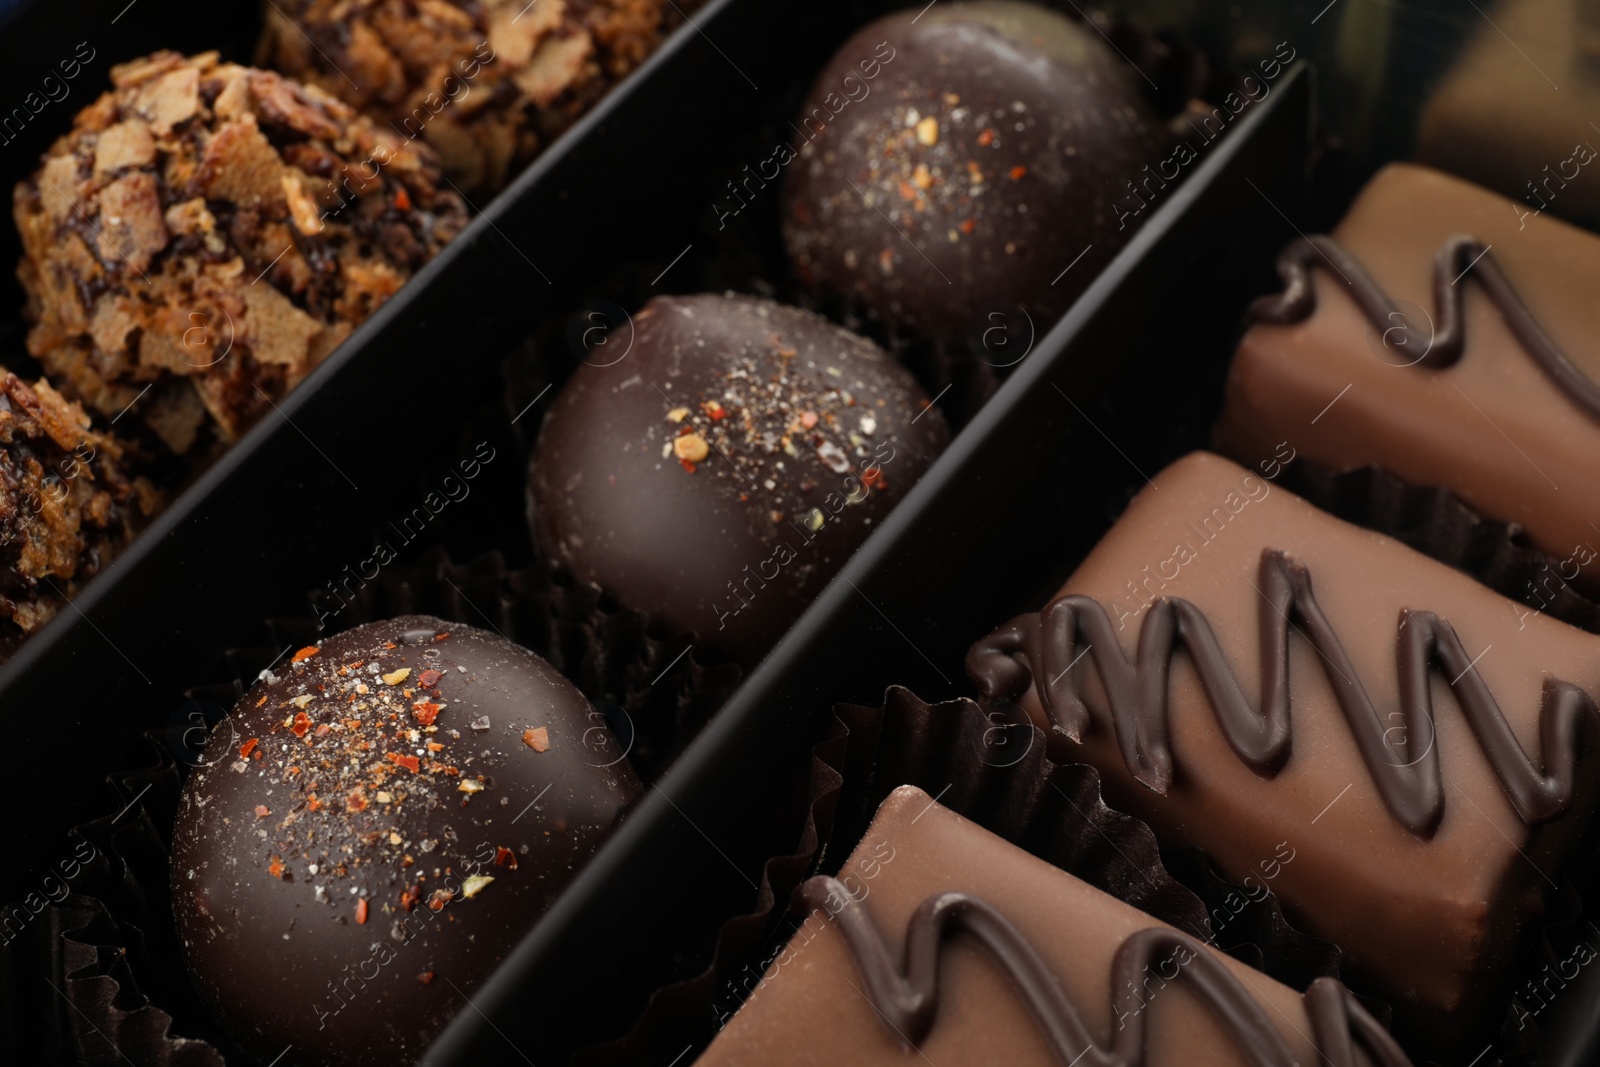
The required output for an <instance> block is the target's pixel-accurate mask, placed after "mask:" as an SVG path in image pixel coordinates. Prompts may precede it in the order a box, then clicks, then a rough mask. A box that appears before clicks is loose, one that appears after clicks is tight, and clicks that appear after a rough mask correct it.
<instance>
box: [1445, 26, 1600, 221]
mask: <svg viewBox="0 0 1600 1067" xmlns="http://www.w3.org/2000/svg"><path fill="white" fill-rule="evenodd" d="M1483 7H1484V9H1485V11H1486V12H1488V13H1489V14H1490V15H1491V16H1492V17H1493V19H1494V21H1493V22H1492V23H1491V22H1489V21H1487V20H1485V19H1480V18H1478V17H1477V14H1476V13H1475V12H1469V14H1471V15H1472V18H1473V20H1474V21H1475V22H1476V24H1477V28H1476V31H1475V32H1474V33H1473V35H1472V37H1471V39H1470V40H1469V41H1468V42H1467V45H1466V47H1465V48H1464V49H1463V50H1462V53H1461V57H1460V58H1459V59H1458V60H1457V61H1456V62H1455V64H1454V65H1452V66H1451V68H1450V70H1449V72H1448V73H1447V74H1446V75H1445V76H1444V79H1443V80H1442V81H1441V82H1440V83H1439V88H1438V90H1437V91H1436V92H1435V93H1434V94H1433V96H1432V97H1431V98H1429V100H1428V102H1427V104H1426V105H1425V106H1424V107H1423V109H1422V114H1421V116H1420V117H1419V119H1418V122H1417V151H1416V159H1417V161H1418V162H1419V163H1426V164H1427V165H1428V166H1430V167H1438V168H1439V169H1440V170H1447V171H1449V172H1450V173H1452V174H1459V175H1460V176H1461V177H1463V178H1468V179H1471V180H1472V181H1475V182H1478V183H1480V184H1482V185H1486V186H1488V187H1489V188H1491V189H1493V190H1495V191H1496V192H1500V193H1504V194H1505V195H1506V196H1509V197H1511V199H1512V201H1513V202H1514V203H1515V204H1516V205H1517V207H1518V208H1519V209H1520V210H1523V211H1530V212H1544V211H1549V212H1551V213H1553V214H1555V215H1559V216H1560V217H1562V218H1565V219H1571V220H1574V221H1579V222H1587V223H1590V224H1592V223H1594V222H1595V221H1596V220H1597V219H1600V167H1594V166H1590V164H1591V163H1593V162H1594V160H1595V158H1596V151H1595V150H1596V149H1597V148H1600V136H1596V132H1595V128H1594V127H1593V126H1591V125H1590V123H1591V122H1593V121H1595V116H1596V115H1600V5H1596V4H1595V3H1594V0H1500V2H1499V3H1496V4H1495V5H1494V6H1493V8H1492V10H1491V9H1490V6H1489V5H1487V4H1485V5H1483ZM1508 41H1515V42H1516V47H1515V48H1513V47H1512V46H1511V45H1510V44H1509V43H1507V42H1508ZM1557 86H1559V87H1560V88H1559V89H1557V88H1556V87H1557Z"/></svg>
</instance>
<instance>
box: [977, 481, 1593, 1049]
mask: <svg viewBox="0 0 1600 1067" xmlns="http://www.w3.org/2000/svg"><path fill="white" fill-rule="evenodd" d="M1155 486H1157V488H1150V489H1146V490H1144V491H1143V492H1142V493H1140V495H1139V496H1138V497H1137V498H1135V499H1134V501H1133V503H1132V504H1130V505H1129V507H1128V510H1127V512H1126V514H1124V515H1123V516H1122V518H1121V519H1120V520H1118V522H1117V524H1116V525H1115V526H1114V527H1113V528H1112V530H1111V532H1110V533H1109V534H1107V535H1106V537H1105V538H1104V539H1103V540H1102V541H1101V542H1100V544H1099V545H1098V546H1096V548H1095V549H1094V550H1093V551H1092V552H1091V553H1090V554H1089V557H1088V558H1087V559H1086V560H1084V562H1083V564H1082V565H1081V566H1080V567H1079V568H1078V570H1077V571H1076V572H1075V573H1074V574H1073V575H1072V577H1071V578H1069V579H1068V580H1067V583H1066V585H1065V586H1063V587H1062V589H1061V592H1060V593H1059V594H1058V597H1057V599H1055V600H1054V601H1052V602H1051V604H1050V605H1049V606H1048V607H1047V608H1046V609H1045V610H1044V611H1042V612H1038V613H1034V614H1030V615H1025V616H1022V617H1020V618H1018V619H1015V620H1013V621H1012V622H1010V623H1008V624H1007V625H1005V626H1003V627H1001V628H1000V629H999V630H997V631H995V632H994V633H993V634H991V635H990V636H989V637H987V638H985V639H984V640H983V641H980V642H979V643H978V644H977V645H976V646H974V648H973V649H972V651H971V652H970V653H969V654H968V658H967V669H968V673H969V674H970V675H971V677H972V678H973V680H974V681H975V682H976V683H977V685H978V686H979V688H980V690H981V692H982V694H983V698H984V699H985V700H986V701H988V702H990V703H995V704H1000V703H1005V702H1010V701H1015V702H1016V703H1017V704H1018V705H1019V706H1020V708H1021V709H1023V710H1024V711H1026V712H1027V714H1029V715H1030V716H1031V717H1032V718H1033V719H1034V721H1035V722H1037V723H1038V724H1039V725H1040V726H1041V727H1043V728H1045V729H1046V730H1047V731H1048V733H1049V737H1050V751H1051V754H1052V756H1053V757H1054V758H1056V759H1058V760H1061V761H1076V762H1086V763H1090V764H1093V765H1094V766H1095V767H1097V768H1099V770H1100V772H1101V774H1102V778H1103V787H1104V789H1105V792H1106V795H1107V799H1108V801H1109V802H1110V803H1112V804H1113V805H1114V806H1118V807H1121V808H1122V809H1123V810H1125V811H1128V812H1130V813H1132V814H1134V815H1137V816H1139V817H1140V818H1142V819H1144V820H1145V821H1147V822H1148V823H1149V824H1150V825H1151V827H1152V828H1153V829H1154V830H1155V831H1156V835H1157V837H1158V838H1159V839H1160V840H1161V842H1162V844H1163V846H1165V847H1168V848H1184V847H1189V846H1199V847H1200V848H1203V849H1205V850H1206V851H1207V852H1208V853H1210V855H1211V856H1212V857H1214V859H1215V860H1216V862H1217V863H1218V864H1219V866H1220V867H1221V869H1222V871H1223V872H1224V873H1225V874H1226V875H1228V876H1229V877H1230V878H1232V879H1234V880H1235V881H1243V880H1244V879H1245V878H1246V877H1247V876H1249V875H1252V874H1256V876H1257V879H1258V880H1259V874H1257V870H1258V866H1259V864H1260V863H1261V862H1263V861H1264V860H1266V859H1268V858H1270V857H1272V856H1273V855H1274V850H1275V849H1277V848H1278V847H1279V845H1280V843H1282V842H1287V843H1288V846H1289V847H1290V848H1292V849H1293V850H1294V855H1295V857H1296V858H1295V859H1294V861H1293V862H1292V863H1289V864H1285V865H1284V866H1283V868H1282V870H1281V871H1280V872H1279V873H1278V876H1277V877H1276V878H1275V879H1274V880H1273V881H1272V884H1271V888H1272V889H1273V891H1274V892H1276V893H1277V894H1278V895H1279V897H1280V899H1281V900H1282V902H1283V903H1284V905H1285V908H1286V910H1287V911H1288V912H1289V914H1290V916H1291V918H1292V919H1293V920H1295V921H1296V922H1297V923H1299V924H1301V925H1302V926H1303V927H1304V928H1306V929H1308V930H1309V931H1310V932H1312V933H1314V934H1316V935H1318V936H1320V937H1323V938H1326V939H1327V940H1330V941H1332V942H1334V943H1336V944H1338V945H1339V946H1340V947H1342V948H1343V949H1344V950H1345V951H1346V953H1347V954H1348V955H1349V956H1350V957H1351V960H1352V962H1353V963H1354V965H1355V967H1356V969H1357V973H1358V974H1360V975H1361V976H1363V977H1364V979H1365V980H1366V982H1367V984H1368V985H1370V986H1371V987H1372V988H1373V989H1375V991H1376V992H1377V993H1378V994H1379V995H1380V996H1384V997H1386V998H1387V999H1389V1000H1391V1001H1392V1002H1393V1003H1394V1004H1395V1006H1396V1022H1397V1026H1398V1025H1400V1024H1404V1026H1405V1027H1407V1028H1409V1029H1410V1030H1411V1032H1412V1033H1414V1034H1421V1035H1424V1036H1425V1037H1427V1038H1428V1039H1430V1040H1434V1039H1439V1038H1443V1039H1446V1040H1450V1039H1452V1038H1454V1039H1459V1040H1468V1039H1470V1037H1471V1036H1474V1031H1475V1030H1476V1029H1477V1028H1478V1026H1479V1024H1483V1025H1488V1026H1492V1025H1493V1024H1494V1023H1495V1022H1497V1021H1498V1020H1497V1019H1496V1018H1495V1017H1494V1016H1493V1013H1492V1012H1484V1011H1483V1010H1482V1009H1483V1008H1484V1007H1485V1006H1486V1005H1492V1004H1495V1003H1496V1001H1495V999H1494V998H1495V997H1497V996H1501V995H1503V994H1504V993H1505V992H1506V985H1507V984H1508V982H1509V978H1510V975H1511V973H1512V970H1511V968H1510V967H1508V962H1509V961H1511V960H1513V958H1514V957H1515V955H1516V951H1517V949H1518V947H1519V945H1520V944H1522V943H1523V938H1524V935H1525V934H1527V933H1528V932H1529V928H1530V926H1531V925H1532V924H1533V923H1534V922H1535V920H1537V918H1538V917H1539V915H1540V913H1541V910H1542V902H1543V899H1544V894H1545V893H1546V892H1547V891H1553V890H1554V887H1555V883H1556V881H1557V880H1558V879H1559V877H1560V869H1561V863H1562V860H1563V858H1564V857H1565V856H1566V855H1567V853H1568V851H1569V850H1570V848H1571V846H1572V845H1573V843H1574V841H1575V839H1576V837H1577V835H1578V833H1579V832H1580V831H1581V829H1582V828H1583V825H1584V823H1585V822H1586V821H1587V820H1588V818H1589V816H1590V814H1591V811H1592V809H1593V806H1594V802H1595V789H1596V776H1595V774H1594V764H1595V759H1594V755H1593V750H1594V746H1593V744H1592V740H1593V738H1595V737H1597V736H1600V735H1597V734H1596V733H1595V727H1596V725H1597V721H1600V716H1597V713H1596V709H1595V704H1594V700H1593V696H1594V694H1595V693H1597V692H1600V637H1596V636H1594V635H1592V634H1588V633H1584V632H1583V631H1581V630H1577V629H1574V628H1572V627H1569V626H1567V625H1565V624H1563V623H1559V622H1556V621H1554V620H1552V619H1550V618H1548V617H1544V616H1529V615H1524V614H1522V612H1521V609H1520V608H1519V607H1518V606H1516V605H1513V604H1512V603H1511V602H1510V601H1508V600H1506V599H1504V598H1503V597H1501V596H1499V595H1498V594H1495V593H1493V592H1490V591H1489V590H1488V589H1486V588H1485V587H1483V586H1481V585H1478V584H1477V583H1476V582H1474V581H1472V580H1471V579H1470V578H1468V577H1466V576H1465V575H1462V574H1460V573H1458V572H1456V571H1453V570H1451V569H1450V568H1448V567H1445V566H1444V565H1443V564H1440V563H1436V562H1434V561H1432V560H1430V559H1427V558H1426V557H1424V556H1422V555H1420V554H1418V553H1417V552H1414V551H1412V550H1411V549H1409V548H1406V547H1404V546H1403V545H1400V544H1398V543H1396V542H1394V541H1391V540H1388V539H1387V538H1385V537H1382V536H1380V535H1378V534H1375V533H1372V532H1370V531H1367V530H1362V529H1359V528H1357V527H1355V526H1351V525H1349V524H1347V523H1344V522H1341V521H1340V520H1338V519H1335V518H1333V517H1331V516H1329V515H1327V514H1324V513H1323V512H1320V511H1318V510H1317V509H1315V508H1313V507H1312V506H1311V505H1310V504H1308V503H1306V502H1305V501H1303V500H1301V499H1299V498H1298V497H1295V496H1293V495H1291V494H1290V493H1288V492H1286V491H1285V490H1282V489H1278V488H1274V487H1273V486H1272V484H1271V483H1270V482H1269V481H1267V480H1265V479H1263V478H1260V477H1258V476H1256V475H1255V474H1253V473H1251V472H1249V471H1247V470H1245V469H1243V468H1241V467H1239V466H1236V465H1235V464H1233V463H1231V462H1229V461H1227V460H1224V459H1222V458H1220V457H1217V456H1213V455H1210V454H1207V453H1194V454H1192V455H1190V456H1188V457H1186V458H1184V459H1181V460H1179V461H1178V462H1177V463H1175V464H1173V465H1172V466H1170V467H1168V468H1167V469H1166V470H1164V471H1162V472H1161V473H1160V474H1159V475H1157V476H1156V478H1155Z"/></svg>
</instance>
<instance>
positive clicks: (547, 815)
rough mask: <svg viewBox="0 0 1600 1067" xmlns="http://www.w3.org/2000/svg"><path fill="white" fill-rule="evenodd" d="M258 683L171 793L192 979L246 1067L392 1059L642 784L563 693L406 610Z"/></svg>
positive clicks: (504, 655) (500, 947) (453, 1002)
mask: <svg viewBox="0 0 1600 1067" xmlns="http://www.w3.org/2000/svg"><path fill="white" fill-rule="evenodd" d="M274 670H275V671H276V673H275V674H274V673H267V674H264V675H263V676H262V679H261V680H260V681H259V682H258V683H257V684H256V685H255V686H253V687H252V688H251V689H250V691H249V692H248V693H247V694H246V695H245V696H244V698H243V699H242V700H241V701H240V702H239V704H238V706H237V707H236V708H235V709H234V712H233V715H232V716H231V718H229V719H228V720H225V721H224V723H223V724H221V725H219V726H218V727H217V729H216V730H214V731H213V733H212V736H211V739H210V740H209V741H208V742H207V745H206V748H205V750H204V753H203V756H202V764H201V766H200V767H198V768H197V769H196V770H195V771H194V773H193V775H192V776H191V777H190V778H189V780H188V782H187V783H186V785H185V787H184V791H183V798H182V801H181V804H180V807H179V812H178V819H177V827H176V830H175V832H174V836H173V852H172V885H173V899H174V908H175V911H176V916H177V922H178V930H179V934H180V936H181V937H182V940H183V946H184V950H185V952H186V954H187V957H188V961H189V967H190V971H191V973H192V974H193V976H194V979H195V984H196V986H197V987H198V988H199V990H200V992H201V994H202V996H203V997H204V998H205V999H206V1000H207V1002H208V1003H209V1004H210V1005H211V1006H212V1008H213V1010H214V1011H215V1013H216V1015H217V1016H218V1018H219V1019H220V1020H221V1021H222V1023H223V1024H224V1025H225V1026H226V1027H227V1029H228V1030H229V1032H230V1033H231V1034H232V1035H233V1036H234V1037H235V1038H236V1039H237V1040H239V1041H240V1042H241V1043H242V1044H244V1045H245V1046H247V1047H248V1048H250V1049H251V1050H253V1051H254V1052H256V1053H257V1054H258V1055H261V1056H262V1057H263V1061H265V1060H269V1059H271V1058H272V1057H273V1056H277V1055H278V1054H279V1053H281V1052H283V1049H284V1047H285V1046H286V1045H287V1046H290V1051H289V1052H288V1053H287V1054H286V1056H285V1059H284V1060H283V1061H282V1064H281V1065H280V1067H288V1065H291V1064H318V1065H323V1064H332V1065H365V1064H384V1065H390V1067H392V1065H394V1064H400V1063H410V1062H412V1060H414V1059H415V1058H416V1056H417V1055H419V1054H420V1053H421V1051H422V1050H423V1049H424V1048H426V1047H427V1045H428V1043H429V1042H430V1041H431V1040H432V1039H433V1038H434V1037H435V1036H436V1035H437V1034H438V1033H439V1031H440V1030H441V1029H442V1028H443V1026H444V1025H445V1023H446V1022H447V1021H448V1020H449V1018H450V1016H451V1015H453V1014H454V1013H455V1012H456V1010H457V1009H458V1008H460V1006H461V1005H462V1004H463V1003H464V1001H463V1000H462V996H463V995H465V996H468V997H470V996H472V994H473V991H474V989H475V988H476V987H477V986H478V985H479V984H480V983H481V982H482V981H483V979H484V978H485V977H486V976H487V975H488V974H489V973H490V972H491V971H492V970H493V969H494V967H495V966H496V965H497V964H498V963H499V962H500V961H501V960H502V959H504V958H505V957H506V955H507V954H508V953H510V951H511V950H512V948H513V947H514V946H515V945H516V944H517V941H518V939H519V938H520V936H521V935H522V934H523V932H524V931H526V930H527V929H528V928H529V927H531V926H532V925H533V922H534V920H535V919H536V918H537V917H538V916H539V915H540V914H541V913H543V912H544V911H545V910H546V909H547V908H548V907H549V905H550V903H551V901H552V900H554V899H555V897H556V895H557V894H558V893H559V892H560V891H561V890H562V888H563V887H564V886H565V885H566V884H567V883H568V882H569V881H570V880H571V878H572V876H573V874H574V873H575V871H576V869H577V868H578V867H579V866H581V865H582V863H583V862H584V861H585V860H586V859H587V858H588V857H589V855H590V854H592V853H593V852H594V850H595V849H596V848H597V847H598V846H599V844H600V843H601V841H602V840H604V838H605V837H606V835H607V834H608V833H609V831H610V830H611V828H612V826H613V824H614V823H615V822H616V820H617V816H618V814H619V813H620V812H621V811H622V809H623V808H624V807H625V806H626V805H627V804H629V803H631V802H632V801H633V800H635V799H636V798H637V797H638V796H639V794H640V791H641V787H640V785H639V782H638V779H637V778H636V777H635V776H634V773H633V770H632V769H631V767H630V766H629V764H628V762H627V760H626V758H625V756H624V753H622V752H621V751H620V750H619V749H618V747H617V744H616V742H615V740H614V739H613V738H612V736H611V734H610V732H609V731H608V730H607V729H606V727H605V723H604V720H603V719H602V718H601V717H600V715H599V713H597V712H594V711H593V710H591V708H590V707H589V705H588V703H587V702H586V701H585V700H584V698H583V696H582V695H581V694H579V692H578V691H577V689H576V688H574V687H573V685H572V684H571V683H570V682H568V681H567V680H566V679H564V678H562V677H561V676H560V675H559V674H557V673H556V671H555V669H554V668H552V667H551V666H550V665H549V664H547V663H545V662H544V661H543V660H541V659H540V658H539V657H537V656H535V655H534V654H533V653H531V652H529V651H527V650H526V649H523V648H520V647H518V646H516V645H514V644H512V643H511V642H509V641H507V640H505V639H504V638H501V637H498V636H496V635H494V634H491V633H487V632H485V631H482V630H476V629H473V628H471V627H468V626H462V625H459V624H454V623H447V622H444V621H442V620H440V619H435V618H430V617H427V616H404V617H400V618H396V619H391V620H389V621H386V622H378V623H369V624H367V625H364V626H359V627H357V628H355V629H353V630H349V631H347V632H345V633H342V634H339V635H337V636H335V637H331V638H329V639H328V640H326V641H324V642H323V643H322V644H321V645H317V646H312V647H308V648H303V649H301V650H300V651H298V652H296V653H295V654H294V655H293V656H292V657H291V659H290V660H289V661H288V662H287V663H285V664H282V665H279V666H277V667H275V668H274Z"/></svg>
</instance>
